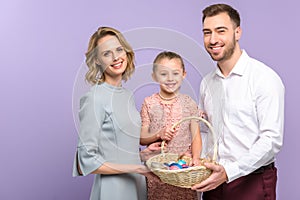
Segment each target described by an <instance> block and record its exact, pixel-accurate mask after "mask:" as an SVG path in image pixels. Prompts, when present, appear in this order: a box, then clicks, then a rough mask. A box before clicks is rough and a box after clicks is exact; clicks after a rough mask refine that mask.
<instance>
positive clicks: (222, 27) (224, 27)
mask: <svg viewBox="0 0 300 200" xmlns="http://www.w3.org/2000/svg"><path fill="white" fill-rule="evenodd" d="M220 29H226V30H228V28H227V27H226V26H219V27H217V28H214V30H220ZM202 31H203V32H204V31H211V29H208V28H204V29H202Z"/></svg>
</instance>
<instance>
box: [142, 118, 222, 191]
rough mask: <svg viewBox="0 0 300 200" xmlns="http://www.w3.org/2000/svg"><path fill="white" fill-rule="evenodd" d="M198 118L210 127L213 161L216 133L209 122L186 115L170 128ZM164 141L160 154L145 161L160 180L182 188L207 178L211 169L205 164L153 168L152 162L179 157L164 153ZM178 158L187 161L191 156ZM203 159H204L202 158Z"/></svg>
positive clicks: (167, 161) (213, 159)
mask: <svg viewBox="0 0 300 200" xmlns="http://www.w3.org/2000/svg"><path fill="white" fill-rule="evenodd" d="M192 119H194V120H195V119H196V120H200V121H202V122H204V123H205V124H206V125H207V127H208V128H209V129H210V131H211V133H212V135H213V139H214V152H213V157H212V160H211V162H215V161H216V158H217V148H218V147H217V143H216V142H215V141H216V135H215V133H214V130H213V127H212V126H211V124H210V123H209V122H208V121H207V120H205V119H203V118H200V117H196V116H195V117H186V118H183V119H181V120H180V121H178V122H177V123H175V124H174V125H173V126H172V128H175V127H177V126H178V125H180V124H181V123H182V122H184V121H187V120H192ZM164 143H165V141H163V142H162V151H161V154H159V155H156V156H153V157H151V158H150V159H148V160H147V161H146V165H147V167H148V168H149V169H150V170H151V171H152V172H153V173H154V174H155V175H157V176H158V177H159V178H160V179H161V181H162V182H164V183H167V184H170V185H174V186H177V187H182V188H191V187H192V186H193V185H195V184H197V183H200V182H202V181H203V180H205V179H206V178H208V177H209V176H210V174H211V170H209V169H207V168H206V167H205V166H194V167H189V168H185V169H177V170H169V169H161V168H154V167H153V165H152V163H162V164H163V163H169V162H172V161H177V160H178V159H179V157H180V155H178V154H173V153H164V150H163V147H164ZM180 159H183V160H185V161H186V162H187V163H189V162H190V160H191V158H190V157H186V156H184V157H180ZM202 161H204V159H202Z"/></svg>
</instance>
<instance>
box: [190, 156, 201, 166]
mask: <svg viewBox="0 0 300 200" xmlns="http://www.w3.org/2000/svg"><path fill="white" fill-rule="evenodd" d="M192 166H201V160H200V158H199V157H198V158H193V160H192Z"/></svg>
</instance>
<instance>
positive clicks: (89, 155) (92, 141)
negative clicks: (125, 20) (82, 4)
mask: <svg viewBox="0 0 300 200" xmlns="http://www.w3.org/2000/svg"><path fill="white" fill-rule="evenodd" d="M133 60H134V53H133V50H132V48H131V47H130V45H129V44H128V43H127V42H126V40H125V38H124V37H123V36H122V34H121V33H120V32H119V31H117V30H116V29H113V28H110V27H100V28H99V29H98V30H97V31H96V32H95V33H94V34H93V35H92V37H91V39H90V42H89V47H88V51H87V53H86V63H87V66H88V67H89V71H88V72H87V74H86V80H87V81H88V82H89V83H91V84H92V85H93V86H92V87H91V90H90V91H89V92H87V93H86V94H85V95H84V96H83V97H82V98H81V99H80V111H79V119H80V131H79V138H78V146H77V152H76V157H75V160H74V167H73V176H80V175H83V176H86V175H88V174H96V175H95V179H94V184H93V188H92V191H91V196H90V200H99V199H101V200H108V199H109V200H110V199H122V200H146V199H147V196H146V182H145V178H144V177H143V176H142V175H141V174H143V173H145V172H147V171H148V170H147V169H146V167H145V166H144V165H142V164H141V160H140V156H139V136H140V129H141V127H140V115H139V113H138V111H137V110H136V107H135V103H134V101H133V98H132V97H133V94H132V92H130V91H128V90H127V89H125V88H123V87H122V85H121V84H122V81H123V80H124V81H126V80H128V79H129V77H130V76H131V75H132V73H133V71H134V67H135V66H134V62H133ZM152 147H153V146H152ZM152 147H151V148H148V149H146V150H145V153H147V154H148V153H149V152H151V150H155V148H154V149H152Z"/></svg>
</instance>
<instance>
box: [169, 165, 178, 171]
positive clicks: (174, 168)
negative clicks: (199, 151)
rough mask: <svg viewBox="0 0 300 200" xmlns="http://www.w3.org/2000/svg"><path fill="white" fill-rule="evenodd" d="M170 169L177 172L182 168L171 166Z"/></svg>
mask: <svg viewBox="0 0 300 200" xmlns="http://www.w3.org/2000/svg"><path fill="white" fill-rule="evenodd" d="M169 169H170V170H176V169H180V168H179V167H178V166H176V165H173V166H170V167H169Z"/></svg>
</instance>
